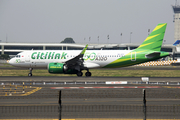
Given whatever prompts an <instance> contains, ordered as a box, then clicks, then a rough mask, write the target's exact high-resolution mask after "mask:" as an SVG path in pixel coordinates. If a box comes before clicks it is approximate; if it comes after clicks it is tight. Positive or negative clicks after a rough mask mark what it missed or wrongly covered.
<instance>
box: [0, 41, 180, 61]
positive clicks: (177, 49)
mask: <svg viewBox="0 0 180 120" xmlns="http://www.w3.org/2000/svg"><path fill="white" fill-rule="evenodd" d="M85 45H86V44H64V43H63V44H62V43H53V44H52V43H0V53H1V54H8V55H10V57H13V56H15V55H17V54H18V53H20V52H22V51H28V50H82V49H83V48H84V47H85ZM139 45H140V44H133V43H124V44H89V46H88V50H133V49H136V48H137V47H138V46H139ZM161 51H165V52H170V53H172V54H173V56H172V57H171V59H177V58H180V46H178V45H177V46H174V45H171V44H163V45H162V49H161Z"/></svg>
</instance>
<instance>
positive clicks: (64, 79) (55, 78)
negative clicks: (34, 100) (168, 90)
mask: <svg viewBox="0 0 180 120" xmlns="http://www.w3.org/2000/svg"><path fill="white" fill-rule="evenodd" d="M3 81H5V82H6V81H10V82H13V81H14V82H15V81H16V82H18V81H21V82H28V81H29V82H30V81H35V82H38V81H47V82H67V81H68V82H70V81H71V82H73V81H76V82H77V81H78V82H80V81H83V82H84V81H86V82H88V81H96V82H101V81H134V82H135V81H142V77H76V76H75V77H74V76H72V77H71V76H65V77H63V76H32V77H28V76H0V82H3ZM149 81H150V82H162V81H166V82H169V81H177V82H180V77H149Z"/></svg>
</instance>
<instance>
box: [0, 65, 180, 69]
mask: <svg viewBox="0 0 180 120" xmlns="http://www.w3.org/2000/svg"><path fill="white" fill-rule="evenodd" d="M0 69H16V70H27V69H28V68H20V67H13V66H10V65H9V66H4V65H3V64H0ZM100 69H117V70H180V66H130V67H121V68H100Z"/></svg>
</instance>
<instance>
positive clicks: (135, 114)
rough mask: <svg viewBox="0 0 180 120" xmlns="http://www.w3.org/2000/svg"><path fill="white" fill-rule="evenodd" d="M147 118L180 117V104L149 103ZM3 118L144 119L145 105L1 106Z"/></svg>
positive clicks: (0, 115)
mask: <svg viewBox="0 0 180 120" xmlns="http://www.w3.org/2000/svg"><path fill="white" fill-rule="evenodd" d="M146 112H147V113H146V119H180V115H179V113H180V106H179V105H176V106H168V105H148V106H147V111H146ZM0 113H1V114H0V118H1V119H12V118H13V119H34V118H36V119H45V118H46V119H60V116H61V119H74V118H91V119H94V118H109V119H115V118H116V119H130V118H131V119H132V118H133V119H143V118H144V112H143V105H62V111H60V110H59V106H58V105H28V106H1V107H0Z"/></svg>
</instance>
